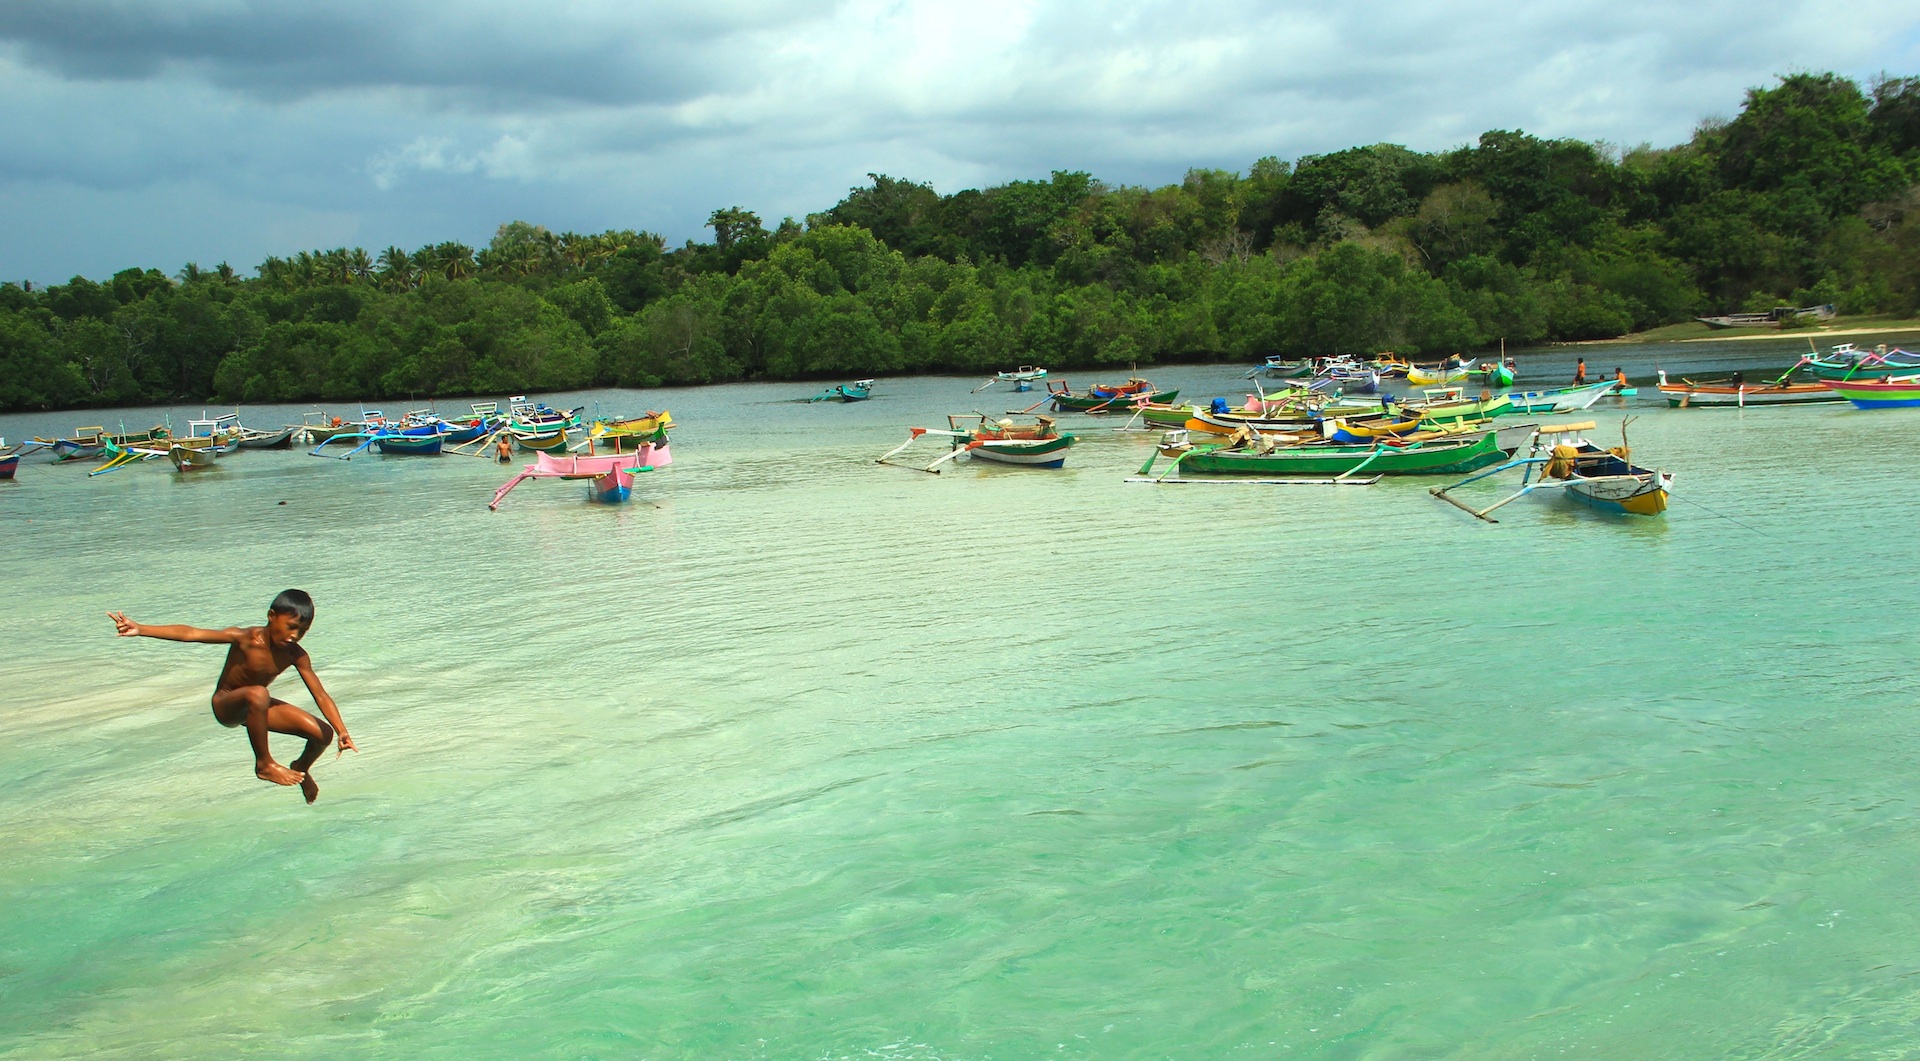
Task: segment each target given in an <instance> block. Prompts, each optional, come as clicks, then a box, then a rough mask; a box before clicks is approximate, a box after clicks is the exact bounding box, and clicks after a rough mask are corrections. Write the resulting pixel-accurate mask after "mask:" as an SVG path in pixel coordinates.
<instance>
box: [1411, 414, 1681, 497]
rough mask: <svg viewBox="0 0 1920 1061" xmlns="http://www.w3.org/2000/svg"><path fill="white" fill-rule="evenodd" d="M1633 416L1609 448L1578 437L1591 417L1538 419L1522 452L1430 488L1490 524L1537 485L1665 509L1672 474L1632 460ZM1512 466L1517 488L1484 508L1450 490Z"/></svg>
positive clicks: (1588, 427)
mask: <svg viewBox="0 0 1920 1061" xmlns="http://www.w3.org/2000/svg"><path fill="white" fill-rule="evenodd" d="M1631 421H1632V418H1631V417H1629V418H1628V420H1627V421H1626V422H1623V423H1622V424H1621V425H1620V445H1619V446H1617V447H1614V448H1612V449H1603V448H1601V447H1600V446H1598V445H1596V444H1594V443H1593V442H1591V441H1589V440H1587V439H1586V438H1584V437H1580V433H1581V432H1585V431H1591V430H1593V428H1594V422H1593V421H1591V420H1587V421H1584V422H1581V423H1577V424H1542V425H1540V426H1539V427H1537V428H1535V429H1534V431H1533V435H1532V438H1531V444H1530V445H1529V446H1527V453H1526V455H1525V456H1521V457H1516V458H1515V459H1513V460H1511V461H1508V462H1506V463H1504V464H1501V465H1500V466H1499V467H1497V468H1492V469H1489V470H1486V471H1483V472H1481V473H1480V474H1478V475H1471V476H1468V477H1467V478H1465V479H1462V480H1461V481H1459V482H1457V483H1454V484H1452V485H1451V486H1443V487H1435V488H1433V489H1432V490H1430V491H1428V493H1431V494H1432V495H1433V496H1435V497H1437V498H1440V499H1441V500H1443V501H1445V502H1447V503H1448V504H1451V505H1454V506H1457V507H1459V508H1460V509H1462V510H1464V511H1466V512H1468V513H1470V514H1472V515H1473V516H1475V517H1476V518H1478V519H1483V520H1486V521H1487V522H1489V523H1498V522H1500V521H1499V520H1497V519H1494V518H1493V517H1492V516H1491V515H1490V513H1492V512H1493V511H1494V510H1495V509H1497V508H1499V507H1501V506H1502V505H1505V504H1507V503H1509V502H1511V501H1515V500H1518V499H1519V498H1522V497H1525V496H1526V495H1527V494H1530V493H1534V492H1536V491H1540V490H1558V491H1560V494H1561V496H1563V497H1565V498H1566V499H1568V500H1569V501H1573V502H1575V503H1577V504H1581V505H1585V506H1587V507H1588V508H1595V509H1599V510H1600V511H1603V512H1612V513H1618V514H1622V515H1634V516H1657V515H1659V514H1660V513H1662V512H1665V511H1666V510H1667V499H1668V496H1669V495H1670V493H1671V492H1672V488H1673V476H1672V475H1671V474H1669V473H1667V472H1663V471H1660V470H1659V469H1657V468H1642V467H1640V466H1638V465H1636V464H1634V463H1633V462H1632V455H1633V453H1632V450H1631V449H1629V448H1628V446H1627V439H1626V435H1627V428H1626V424H1627V423H1630V422H1631ZM1515 468H1518V469H1521V482H1520V489H1519V490H1517V491H1515V492H1513V493H1511V494H1508V495H1507V496H1506V497H1504V498H1502V499H1500V500H1499V501H1496V502H1494V503H1493V504H1491V505H1488V506H1487V507H1485V508H1479V509H1476V508H1474V507H1472V506H1471V505H1468V504H1467V503H1466V502H1464V501H1461V500H1460V499H1459V498H1457V497H1454V496H1453V494H1452V491H1453V490H1455V489H1458V488H1459V487H1462V486H1465V485H1467V484H1468V483H1472V482H1478V481H1479V480H1481V479H1486V478H1489V477H1491V476H1494V475H1498V474H1500V473H1501V472H1505V471H1510V470H1512V469H1515Z"/></svg>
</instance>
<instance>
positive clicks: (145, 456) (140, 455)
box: [87, 441, 170, 479]
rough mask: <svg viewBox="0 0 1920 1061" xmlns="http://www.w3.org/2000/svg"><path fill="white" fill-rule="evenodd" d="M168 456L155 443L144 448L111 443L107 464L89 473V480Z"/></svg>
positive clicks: (108, 445)
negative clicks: (130, 465)
mask: <svg viewBox="0 0 1920 1061" xmlns="http://www.w3.org/2000/svg"><path fill="white" fill-rule="evenodd" d="M169 448H170V447H169ZM166 455H167V449H162V448H156V445H155V444H154V443H148V444H147V445H144V446H141V445H133V446H122V445H120V444H118V443H115V442H111V441H109V442H108V443H107V452H106V454H105V456H106V461H105V463H103V464H101V465H100V467H98V468H95V469H93V470H92V471H90V472H88V473H87V478H89V479H91V478H93V477H94V476H96V475H105V474H107V473H108V472H116V471H119V470H120V469H122V468H125V467H126V466H128V465H129V464H139V463H141V462H142V461H149V460H155V459H158V458H160V457H164V456H166Z"/></svg>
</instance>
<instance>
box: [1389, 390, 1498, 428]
mask: <svg viewBox="0 0 1920 1061" xmlns="http://www.w3.org/2000/svg"><path fill="white" fill-rule="evenodd" d="M1510 404H1512V401H1511V399H1509V398H1508V397H1507V396H1506V395H1504V394H1493V393H1490V392H1488V391H1481V392H1480V397H1478V398H1469V397H1467V396H1466V392H1465V391H1462V390H1461V389H1460V388H1458V387H1438V388H1434V389H1431V390H1426V391H1422V392H1421V398H1420V399H1419V400H1418V401H1411V402H1403V403H1402V404H1401V406H1400V409H1401V412H1402V413H1403V414H1415V415H1418V416H1419V417H1420V418H1421V419H1422V420H1425V421H1427V422H1429V423H1433V424H1448V423H1455V422H1458V421H1461V420H1487V419H1490V418H1492V417H1495V416H1499V415H1500V414H1501V413H1503V412H1505V411H1506V408H1507V406H1508V405H1510Z"/></svg>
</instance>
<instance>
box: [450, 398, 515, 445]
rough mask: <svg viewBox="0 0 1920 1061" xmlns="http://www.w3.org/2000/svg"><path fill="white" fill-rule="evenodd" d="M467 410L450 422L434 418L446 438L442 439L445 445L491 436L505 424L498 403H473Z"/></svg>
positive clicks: (459, 443) (461, 443)
mask: <svg viewBox="0 0 1920 1061" xmlns="http://www.w3.org/2000/svg"><path fill="white" fill-rule="evenodd" d="M469 408H470V410H471V411H470V412H468V413H467V414H466V415H464V416H456V417H454V418H453V419H451V420H448V419H445V418H441V417H435V418H434V422H435V423H437V424H438V425H439V427H440V431H441V433H442V434H444V435H446V436H447V437H446V438H445V439H444V441H445V443H446V444H447V445H449V446H458V445H463V444H465V443H468V442H472V441H474V440H476V439H479V438H481V437H483V436H486V435H491V434H493V433H494V432H495V431H496V430H498V429H499V428H500V427H501V426H503V425H504V424H505V423H506V418H505V417H503V416H501V415H500V403H499V402H474V403H473V404H472V405H471V406H469Z"/></svg>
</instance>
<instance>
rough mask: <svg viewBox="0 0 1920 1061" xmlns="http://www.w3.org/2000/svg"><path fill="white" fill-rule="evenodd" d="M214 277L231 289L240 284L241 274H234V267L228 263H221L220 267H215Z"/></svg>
mask: <svg viewBox="0 0 1920 1061" xmlns="http://www.w3.org/2000/svg"><path fill="white" fill-rule="evenodd" d="M213 277H214V279H216V280H218V281H220V282H221V283H223V284H226V285H227V286H229V287H231V286H232V285H234V284H237V283H239V282H240V274H239V273H236V272H234V271H233V266H231V265H228V264H227V263H226V262H221V263H220V264H219V265H216V266H214V267H213Z"/></svg>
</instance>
